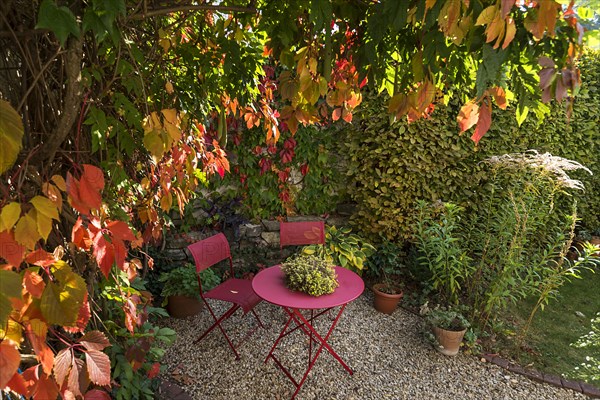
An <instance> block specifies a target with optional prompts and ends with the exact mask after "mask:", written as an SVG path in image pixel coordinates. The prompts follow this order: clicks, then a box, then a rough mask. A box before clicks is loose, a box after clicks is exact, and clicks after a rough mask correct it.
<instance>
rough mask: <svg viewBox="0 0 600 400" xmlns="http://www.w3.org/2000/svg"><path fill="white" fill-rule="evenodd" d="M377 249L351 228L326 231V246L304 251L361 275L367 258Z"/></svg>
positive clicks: (311, 247)
mask: <svg viewBox="0 0 600 400" xmlns="http://www.w3.org/2000/svg"><path fill="white" fill-rule="evenodd" d="M374 251H375V248H374V247H373V246H372V245H371V244H370V243H368V242H367V241H366V240H364V239H363V238H362V237H360V236H359V235H356V234H354V233H352V229H351V228H349V227H341V228H339V229H338V228H336V227H335V226H327V227H326V229H325V246H322V245H319V244H315V245H310V246H306V247H304V248H303V249H302V252H303V253H304V254H316V255H317V256H319V257H320V258H322V259H324V260H326V261H327V262H328V263H330V264H333V265H339V266H341V267H344V268H348V269H349V270H352V271H354V272H356V273H358V274H359V275H360V274H362V272H363V269H364V268H366V264H365V263H366V261H367V258H368V257H369V256H370V255H371V254H373V252H374Z"/></svg>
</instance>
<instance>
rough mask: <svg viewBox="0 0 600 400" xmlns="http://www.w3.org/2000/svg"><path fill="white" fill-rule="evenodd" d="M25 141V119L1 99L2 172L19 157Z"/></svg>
mask: <svg viewBox="0 0 600 400" xmlns="http://www.w3.org/2000/svg"><path fill="white" fill-rule="evenodd" d="M22 141H23V120H22V119H21V116H20V115H19V114H18V113H17V112H16V111H15V109H14V108H12V106H11V105H10V103H9V102H8V101H5V100H0V174H3V173H4V172H5V171H6V170H8V169H9V168H10V167H11V166H12V165H13V164H14V162H15V160H16V159H17V156H18V155H19V152H20V151H21V147H22Z"/></svg>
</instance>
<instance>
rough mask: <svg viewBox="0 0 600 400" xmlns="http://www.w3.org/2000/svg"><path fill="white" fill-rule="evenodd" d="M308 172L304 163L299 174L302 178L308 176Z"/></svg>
mask: <svg viewBox="0 0 600 400" xmlns="http://www.w3.org/2000/svg"><path fill="white" fill-rule="evenodd" d="M308 171H309V167H308V164H306V163H304V164H302V165H301V166H300V173H301V174H302V176H305V175H306V174H308Z"/></svg>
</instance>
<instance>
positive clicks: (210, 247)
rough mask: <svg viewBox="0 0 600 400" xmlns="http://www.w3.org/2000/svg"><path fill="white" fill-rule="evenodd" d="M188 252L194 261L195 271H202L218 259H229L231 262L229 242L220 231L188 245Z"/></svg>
mask: <svg viewBox="0 0 600 400" xmlns="http://www.w3.org/2000/svg"><path fill="white" fill-rule="evenodd" d="M188 249H189V250H190V253H192V256H193V257H194V261H195V262H196V272H200V271H204V270H205V269H206V268H208V267H210V266H212V265H215V264H216V263H218V262H219V261H223V260H225V259H229V260H230V262H231V251H230V250H229V242H228V241H227V238H226V237H225V235H223V234H222V233H217V234H216V235H214V236H211V237H209V238H206V239H203V240H200V241H198V242H196V243H194V244H191V245H189V246H188Z"/></svg>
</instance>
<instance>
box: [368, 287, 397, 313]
mask: <svg viewBox="0 0 600 400" xmlns="http://www.w3.org/2000/svg"><path fill="white" fill-rule="evenodd" d="M385 286H386V284H385V283H377V284H375V285H373V293H375V300H374V301H373V306H374V307H375V309H376V310H377V311H379V312H382V313H385V314H391V313H393V312H394V310H395V309H396V308H397V307H398V303H399V302H400V299H401V298H402V296H403V295H404V292H402V291H400V293H398V294H387V293H384V292H382V291H381V288H383V287H385Z"/></svg>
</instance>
